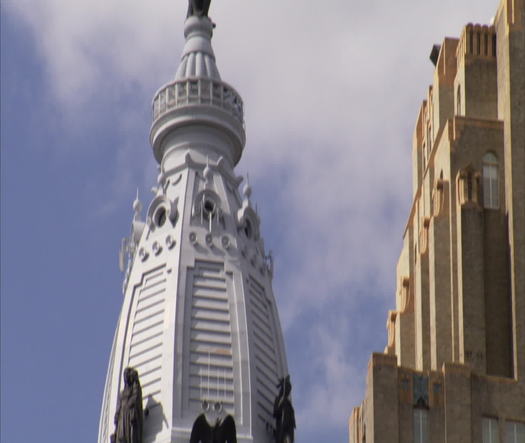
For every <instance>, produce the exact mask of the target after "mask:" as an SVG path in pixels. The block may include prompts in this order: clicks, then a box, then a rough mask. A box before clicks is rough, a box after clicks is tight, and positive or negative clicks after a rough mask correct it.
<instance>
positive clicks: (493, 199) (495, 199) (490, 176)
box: [483, 152, 499, 209]
mask: <svg viewBox="0 0 525 443" xmlns="http://www.w3.org/2000/svg"><path fill="white" fill-rule="evenodd" d="M483 206H484V207H485V208H486V209H498V208H499V177H498V158H497V157H496V156H495V155H494V154H493V153H492V152H487V153H486V154H485V155H484V156H483Z"/></svg>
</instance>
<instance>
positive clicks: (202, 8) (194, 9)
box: [187, 0, 211, 17]
mask: <svg viewBox="0 0 525 443" xmlns="http://www.w3.org/2000/svg"><path fill="white" fill-rule="evenodd" d="M210 3H211V0H189V3H188V15H187V17H191V16H192V15H196V16H197V17H208V11H209V9H210Z"/></svg>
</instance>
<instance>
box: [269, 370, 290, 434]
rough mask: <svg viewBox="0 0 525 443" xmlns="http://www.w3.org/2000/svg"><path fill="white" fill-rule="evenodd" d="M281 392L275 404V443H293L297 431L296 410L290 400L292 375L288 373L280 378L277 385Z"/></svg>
mask: <svg viewBox="0 0 525 443" xmlns="http://www.w3.org/2000/svg"><path fill="white" fill-rule="evenodd" d="M277 387H278V388H279V394H277V397H276V398H275V403H274V405H273V416H274V417H275V443H293V441H294V433H295V412H294V410H293V406H292V402H291V401H290V392H292V384H291V383H290V376H289V375H287V376H286V377H283V378H281V379H280V380H279V384H278V385H277Z"/></svg>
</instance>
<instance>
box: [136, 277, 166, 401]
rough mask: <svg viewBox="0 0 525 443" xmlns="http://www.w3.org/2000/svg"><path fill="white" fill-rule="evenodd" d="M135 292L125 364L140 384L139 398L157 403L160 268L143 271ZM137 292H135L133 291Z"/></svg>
mask: <svg viewBox="0 0 525 443" xmlns="http://www.w3.org/2000/svg"><path fill="white" fill-rule="evenodd" d="M136 291H138V299H137V306H136V309H135V317H134V319H133V329H132V333H131V341H130V348H129V349H130V351H129V358H128V366H131V367H133V368H135V369H136V370H137V371H138V373H139V377H140V383H141V385H142V397H143V398H144V401H147V400H148V399H149V398H150V397H152V399H153V400H154V402H155V404H158V403H159V401H160V399H159V398H158V395H159V394H160V386H161V373H162V345H163V332H164V310H165V303H166V277H165V272H164V269H160V270H156V271H153V272H150V273H148V274H145V276H144V280H143V284H142V285H141V286H140V287H138V288H137V289H136ZM135 294H137V292H135Z"/></svg>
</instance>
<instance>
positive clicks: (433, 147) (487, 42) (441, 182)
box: [350, 0, 525, 443]
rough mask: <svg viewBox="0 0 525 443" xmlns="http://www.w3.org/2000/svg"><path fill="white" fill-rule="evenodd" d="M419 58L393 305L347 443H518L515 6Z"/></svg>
mask: <svg viewBox="0 0 525 443" xmlns="http://www.w3.org/2000/svg"><path fill="white" fill-rule="evenodd" d="M431 58H432V61H433V63H434V64H435V72H434V79H433V84H432V86H431V87H430V88H429V90H428V95H427V99H426V100H425V101H424V102H423V104H422V106H421V109H420V111H419V114H418V117H417V121H416V127H415V131H414V137H413V156H412V160H413V163H412V166H413V203H412V208H411V211H410V214H409V217H408V222H407V225H406V228H405V232H404V237H403V248H402V251H401V254H400V258H399V261H398V265H397V291H396V309H395V310H392V311H390V312H389V314H388V318H387V330H388V344H387V347H386V348H385V351H384V353H375V354H373V356H372V358H371V359H370V362H369V366H368V375H367V388H366V394H365V399H364V401H363V403H362V405H361V406H360V407H357V408H355V409H354V410H353V412H352V416H351V418H350V443H361V442H365V441H366V442H367V443H370V442H375V443H386V442H387V443H398V442H399V443H407V442H432V443H434V442H435V443H438V442H439V443H442V442H447V443H451V442H454V443H478V442H483V443H498V442H504V443H524V442H525V1H524V0H502V1H501V4H500V6H499V8H498V10H497V13H496V16H495V18H494V22H493V24H492V25H490V26H487V25H483V26H482V25H472V24H469V25H467V26H466V27H465V28H464V29H463V32H462V34H461V37H460V38H459V39H453V38H445V40H444V41H443V43H442V45H440V46H435V47H434V48H433V51H432V55H431Z"/></svg>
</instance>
